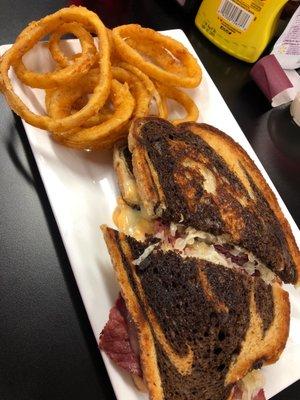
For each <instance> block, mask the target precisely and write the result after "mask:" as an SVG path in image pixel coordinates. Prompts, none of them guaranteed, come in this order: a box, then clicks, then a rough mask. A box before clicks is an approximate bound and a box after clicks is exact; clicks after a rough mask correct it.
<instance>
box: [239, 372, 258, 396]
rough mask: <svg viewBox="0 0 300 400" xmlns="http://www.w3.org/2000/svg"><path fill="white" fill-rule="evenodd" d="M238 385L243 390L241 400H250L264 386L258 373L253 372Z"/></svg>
mask: <svg viewBox="0 0 300 400" xmlns="http://www.w3.org/2000/svg"><path fill="white" fill-rule="evenodd" d="M240 384H241V385H242V388H243V397H242V400H252V399H253V397H254V396H255V395H256V394H257V393H258V392H259V390H260V389H261V388H262V387H263V386H264V378H263V376H262V373H261V372H260V371H257V370H253V371H252V372H249V374H247V375H246V376H245V377H244V378H243V379H242V380H241V382H240Z"/></svg>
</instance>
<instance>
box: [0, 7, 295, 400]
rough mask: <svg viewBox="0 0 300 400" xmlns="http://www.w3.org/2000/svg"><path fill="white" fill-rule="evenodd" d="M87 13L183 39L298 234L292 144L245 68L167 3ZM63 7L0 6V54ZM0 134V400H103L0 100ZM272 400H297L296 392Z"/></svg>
mask: <svg viewBox="0 0 300 400" xmlns="http://www.w3.org/2000/svg"><path fill="white" fill-rule="evenodd" d="M90 3H91V4H90V8H92V7H93V8H97V9H98V10H99V11H100V12H101V15H102V17H103V19H104V22H105V23H106V24H107V26H110V27H112V26H115V25H119V24H123V23H129V22H137V23H140V24H142V25H144V26H148V27H151V28H154V29H158V30H164V29H172V28H181V29H183V30H184V31H185V33H186V34H187V36H188V38H189V40H190V41H191V43H192V45H193V46H194V48H195V50H196V51H197V53H198V55H199V56H200V58H201V60H202V62H203V63H204V65H205V67H206V68H207V70H208V72H209V74H210V75H211V77H212V79H213V80H214V82H215V83H216V85H217V87H218V89H219V90H220V92H221V94H222V95H223V97H224V99H225V101H226V103H227V104H228V106H229V108H230V109H231V111H232V113H233V115H234V116H235V118H236V120H237V121H238V123H239V124H240V126H241V128H242V129H243V131H244V133H245V135H246V136H247V138H248V140H249V142H250V143H251V145H252V146H253V148H254V150H255V152H256V153H257V155H258V157H259V158H260V160H261V162H262V163H263V165H264V167H265V169H266V170H267V172H268V174H269V175H270V177H271V179H272V181H273V183H274V184H275V186H276V188H277V190H278V191H279V193H280V195H281V196H282V198H283V200H284V202H285V204H286V206H287V207H288V209H289V211H290V213H291V215H292V216H293V218H294V220H295V221H296V223H297V225H298V226H299V224H300V191H299V188H300V178H299V176H300V168H299V158H297V157H298V156H299V153H300V149H299V147H297V146H298V145H299V142H297V138H296V139H295V138H291V140H290V141H289V140H286V138H287V137H286V135H288V133H287V132H286V130H285V128H284V127H283V128H282V131H280V132H279V134H278V132H277V134H273V136H272V135H270V129H271V128H272V126H273V125H274V121H275V125H276V118H277V116H278V115H277V114H276V112H275V113H274V111H271V107H270V105H269V104H268V102H267V101H266V100H265V98H264V96H263V95H262V94H261V93H260V91H259V90H258V89H257V87H256V86H255V85H254V83H253V82H251V80H250V78H249V70H250V68H251V65H249V64H246V63H243V62H241V61H238V60H236V59H234V58H231V57H230V56H227V55H226V54H224V53H222V52H221V51H220V50H218V49H217V48H216V47H214V46H213V45H212V44H211V43H210V42H209V41H208V40H206V39H205V38H204V37H203V36H202V35H201V34H200V32H199V31H198V30H197V29H196V28H195V27H194V23H193V20H192V19H191V20H189V19H188V18H185V17H184V14H183V13H182V11H181V10H179V8H178V7H177V6H175V4H174V3H173V2H172V1H171V0H170V1H169V0H160V1H159V0H156V1H154V0H136V1H134V0H129V1H127V0H126V1H125V0H123V1H121V0H120V1H117V0H115V1H108V0H106V1H105V0H95V1H94V3H92V2H90ZM65 4H66V3H65V2H64V1H61V0H27V1H22V0H0V45H2V44H5V43H11V42H13V41H14V39H15V38H16V36H17V34H18V32H19V31H20V30H21V29H22V28H23V27H24V26H25V25H26V24H27V23H28V22H29V21H32V20H37V19H39V18H41V17H42V16H44V15H46V14H49V13H51V12H54V11H55V10H57V9H59V8H61V7H62V6H64V5H65ZM200 108H201V105H200ZM272 121H273V124H272ZM0 133H1V136H0V140H1V146H0V169H1V172H0V187H1V200H0V212H1V220H0V234H1V266H0V287H1V290H0V321H1V328H0V338H1V339H0V398H1V400H12V399H13V400H15V399H18V400H29V399H30V400H35V399H39V400H40V399H45V400H46V399H51V400H54V399H55V400H58V399H72V400H76V399H78V400H79V399H80V400H82V399H90V400H92V399H97V400H99V399H113V398H114V393H113V390H112V387H111V384H110V381H109V378H108V375H107V373H106V370H105V367H104V364H103V362H102V359H101V356H100V354H99V352H98V349H97V343H96V341H95V339H94V336H93V333H92V330H91V327H90V324H89V321H88V318H87V315H86V312H85V309H84V306H83V303H82V301H81V297H80V294H79V292H78V289H77V286H76V281H75V279H74V276H73V274H72V271H71V267H70V264H69V261H68V258H67V255H66V252H65V249H64V246H63V244H62V240H61V237H60V234H59V231H58V228H57V225H56V222H55V219H54V217H53V214H52V211H51V207H50V204H49V201H48V198H47V196H46V193H45V190H44V187H43V184H42V181H41V178H40V175H39V172H38V169H37V166H36V164H35V161H34V158H33V155H32V152H31V149H30V146H29V143H28V140H27V138H26V135H25V132H24V129H23V126H22V123H21V121H20V119H19V118H18V117H16V116H14V114H13V113H12V112H11V111H10V109H9V108H8V106H7V105H6V103H5V101H4V99H3V98H2V97H1V96H0ZM299 133H300V131H299ZM271 137H273V139H271ZM274 138H275V139H276V140H274ZM293 140H296V141H295V142H293ZM275 399H276V400H284V399H289V400H298V399H300V383H299V382H297V383H295V384H294V385H292V386H290V387H289V388H288V389H286V390H285V391H283V392H281V393H280V394H278V395H277V396H276V397H274V400H275Z"/></svg>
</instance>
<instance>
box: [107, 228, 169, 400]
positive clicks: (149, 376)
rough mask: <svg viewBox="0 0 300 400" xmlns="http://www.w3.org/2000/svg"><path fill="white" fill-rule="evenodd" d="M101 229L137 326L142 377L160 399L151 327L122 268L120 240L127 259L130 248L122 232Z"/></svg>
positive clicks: (149, 389)
mask: <svg viewBox="0 0 300 400" xmlns="http://www.w3.org/2000/svg"><path fill="white" fill-rule="evenodd" d="M101 230H102V232H103V235H104V239H105V242H106V245H107V248H108V251H109V254H110V257H111V260H112V263H113V266H114V269H115V271H116V274H117V279H118V282H119V285H120V288H121V293H122V296H123V298H124V300H125V303H126V306H127V309H128V310H129V312H130V315H131V317H132V319H133V322H134V323H135V326H136V328H137V332H138V341H139V346H140V361H141V366H142V370H143V378H144V381H145V383H146V386H147V389H148V391H149V396H150V399H153V400H162V399H163V398H164V397H163V391H162V387H161V381H160V375H159V370H158V367H157V359H156V352H155V345H154V340H153V336H152V333H151V329H150V327H149V324H148V322H147V321H146V319H145V317H144V314H143V311H142V309H141V307H140V304H139V301H138V299H137V297H136V295H135V293H134V291H133V289H132V287H131V285H130V283H129V278H128V276H127V273H126V270H125V268H124V256H122V254H123V252H122V249H121V248H120V240H123V246H124V247H125V250H124V249H123V251H125V252H126V253H127V256H128V257H129V259H130V258H131V254H130V250H129V249H128V247H127V248H126V237H125V235H124V234H122V233H120V234H119V233H118V232H117V231H115V230H113V229H110V228H108V227H107V226H105V225H102V226H101ZM131 259H132V258H131Z"/></svg>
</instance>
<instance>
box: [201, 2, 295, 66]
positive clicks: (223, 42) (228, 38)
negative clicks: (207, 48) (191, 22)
mask: <svg viewBox="0 0 300 400" xmlns="http://www.w3.org/2000/svg"><path fill="white" fill-rule="evenodd" d="M287 2H288V0H203V2H202V4H201V6H200V8H199V11H198V13H197V16H196V19H195V24H196V26H197V27H198V29H199V30H200V31H201V32H202V33H203V34H204V35H205V36H206V37H207V38H208V39H209V40H210V41H211V42H213V43H214V44H215V45H216V46H218V47H219V48H220V49H222V50H223V51H225V52H226V53H229V54H231V55H232V56H234V57H236V58H239V59H241V60H244V61H247V62H250V63H253V62H255V61H256V60H257V59H258V58H259V56H260V55H261V53H262V52H263V50H264V49H265V47H266V46H267V44H268V43H269V41H270V40H271V38H272V36H273V34H274V32H275V29H276V26H277V22H278V19H279V16H280V13H281V10H282V8H283V6H284V5H285V4H286V3H287Z"/></svg>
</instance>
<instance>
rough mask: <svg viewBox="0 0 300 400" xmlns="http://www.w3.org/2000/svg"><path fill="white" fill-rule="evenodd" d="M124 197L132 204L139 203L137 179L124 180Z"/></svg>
mask: <svg viewBox="0 0 300 400" xmlns="http://www.w3.org/2000/svg"><path fill="white" fill-rule="evenodd" d="M122 189H123V190H122V191H123V193H122V194H123V197H124V199H125V200H126V201H128V203H130V204H139V203H140V196H139V194H138V190H137V185H136V181H135V180H134V179H129V178H128V179H126V180H124V181H123V182H122Z"/></svg>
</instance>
